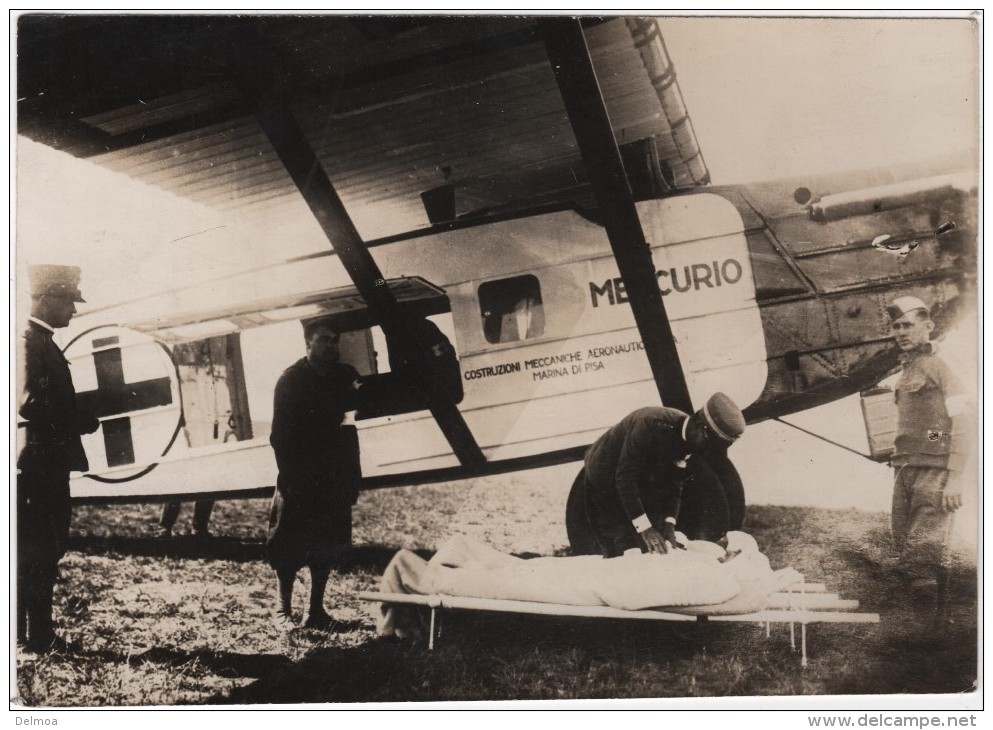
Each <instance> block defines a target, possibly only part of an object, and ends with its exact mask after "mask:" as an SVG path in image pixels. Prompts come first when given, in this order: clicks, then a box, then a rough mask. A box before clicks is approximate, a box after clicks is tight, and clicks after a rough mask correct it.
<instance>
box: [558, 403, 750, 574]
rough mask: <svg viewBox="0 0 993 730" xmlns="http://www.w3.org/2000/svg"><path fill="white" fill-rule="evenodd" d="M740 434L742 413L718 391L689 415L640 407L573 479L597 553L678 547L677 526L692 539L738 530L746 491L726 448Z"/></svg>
mask: <svg viewBox="0 0 993 730" xmlns="http://www.w3.org/2000/svg"><path fill="white" fill-rule="evenodd" d="M744 431H745V418H744V416H743V415H742V413H741V410H740V409H739V408H738V406H736V405H735V404H734V401H732V400H731V399H730V398H728V397H727V396H726V395H724V394H723V393H716V394H715V395H713V396H711V397H710V399H708V400H707V402H706V403H705V404H704V406H703V408H701V409H700V410H699V411H697V412H696V413H694V414H693V415H687V414H686V413H683V412H682V411H680V410H677V409H675V408H658V407H650V408H640V409H638V410H636V411H634V412H633V413H631V414H629V415H628V416H627V417H625V418H624V419H623V420H622V421H621V422H620V423H618V424H617V425H616V426H614V427H612V428H611V429H610V430H608V431H607V432H606V433H605V434H603V435H602V436H601V437H600V438H599V439H597V441H596V442H595V443H594V444H593V445H592V446H591V447H590V449H589V451H588V452H587V453H586V459H585V465H584V467H583V471H582V472H580V476H579V477H578V478H577V483H579V481H580V480H585V485H584V487H585V489H584V491H585V501H586V513H587V517H588V518H589V522H590V525H591V527H592V530H593V533H594V535H595V537H596V541H597V543H598V545H599V547H600V550H601V552H602V553H603V556H604V557H608V558H609V557H615V556H617V555H621V554H622V553H624V551H626V550H628V549H630V548H634V547H641V548H642V550H645V551H647V552H653V553H665V552H668V550H669V549H670V547H682V545H680V544H679V543H678V542H677V541H676V537H675V530H676V525H677V524H678V525H679V529H680V531H681V532H683V534H685V535H686V536H687V537H689V538H690V539H702V540H712V541H715V542H716V541H718V540H720V539H722V538H723V537H724V536H725V535H726V533H727V532H728V530H737V529H739V528H740V527H741V522H742V519H743V517H744V492H743V490H742V488H741V482H740V479H738V478H737V472H736V471H735V470H734V467H733V466H732V465H731V464H730V462H729V461H727V456H726V451H727V447H728V446H730V445H731V444H732V443H733V442H734V441H735V440H736V439H737V438H738V437H739V436H741V434H742V433H744ZM710 464H719V465H720V466H719V467H714V468H712V467H711V466H710ZM715 472H716V473H715ZM718 474H720V475H721V476H718ZM722 477H723V478H722Z"/></svg>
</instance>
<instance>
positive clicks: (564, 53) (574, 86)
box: [542, 18, 693, 413]
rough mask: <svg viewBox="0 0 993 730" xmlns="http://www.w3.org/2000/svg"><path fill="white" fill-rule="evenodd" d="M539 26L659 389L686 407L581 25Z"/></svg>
mask: <svg viewBox="0 0 993 730" xmlns="http://www.w3.org/2000/svg"><path fill="white" fill-rule="evenodd" d="M542 34H543V38H544V41H545V49H546V51H547V53H548V60H549V61H550V62H551V64H552V70H553V71H554V72H555V80H556V81H557V82H558V85H559V91H560V92H561V93H562V99H563V101H564V102H565V108H566V112H567V113H568V114H569V122H570V123H571V124H572V130H573V133H574V134H575V135H576V141H577V142H578V143H579V151H580V153H581V154H582V156H583V161H584V162H585V164H586V171H587V174H588V175H589V179H590V184H591V186H592V188H593V194H594V196H595V197H596V200H597V205H598V206H599V208H600V212H601V214H602V219H603V223H604V227H605V228H606V230H607V238H608V239H610V247H611V249H613V252H614V259H615V260H616V261H617V268H618V269H619V270H620V273H621V278H622V279H623V280H624V286H625V289H626V291H627V294H628V299H629V300H630V302H631V310H632V312H633V313H634V319H635V322H636V323H637V325H638V332H640V333H641V339H642V342H643V343H644V345H645V354H646V355H647V356H648V362H649V364H650V365H651V368H652V375H653V376H654V377H655V384H656V386H657V387H658V389H659V396H660V397H661V398H662V402H663V403H664V404H665V405H667V406H672V407H674V408H679V409H681V410H684V411H686V412H687V413H692V412H693V404H692V402H691V400H690V393H689V389H688V388H687V387H686V378H685V377H684V375H683V368H682V366H681V365H680V363H679V353H678V352H677V351H676V343H675V340H674V339H673V336H672V328H671V327H670V326H669V318H668V316H666V312H665V304H664V303H663V301H662V294H661V293H660V291H659V285H658V280H657V279H656V277H655V263H654V262H653V261H652V252H651V248H649V246H648V243H646V241H645V234H644V232H643V231H642V229H641V221H640V220H639V219H638V211H637V210H636V208H635V205H634V198H633V197H632V195H631V186H630V185H629V184H628V179H627V175H626V174H625V172H624V163H623V162H622V161H621V154H620V151H619V150H618V149H617V143H616V141H615V140H614V130H613V128H612V127H611V125H610V118H609V117H608V116H607V108H606V106H605V105H604V101H603V96H602V95H601V93H600V85H599V84H598V83H597V79H596V73H595V72H594V69H593V61H592V59H591V58H590V53H589V49H588V48H587V46H586V38H585V36H584V35H583V28H582V26H581V25H580V22H579V20H578V19H574V18H561V19H560V18H556V19H552V20H544V21H542Z"/></svg>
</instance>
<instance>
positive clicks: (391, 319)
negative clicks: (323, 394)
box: [256, 100, 486, 466]
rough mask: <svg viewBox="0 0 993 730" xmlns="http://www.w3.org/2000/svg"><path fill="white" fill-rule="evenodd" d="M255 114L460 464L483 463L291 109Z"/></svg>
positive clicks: (272, 107)
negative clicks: (405, 362)
mask: <svg viewBox="0 0 993 730" xmlns="http://www.w3.org/2000/svg"><path fill="white" fill-rule="evenodd" d="M256 118H257V119H258V122H259V125H260V126H261V127H262V130H263V132H264V133H265V135H266V137H267V138H268V139H269V142H270V144H272V146H273V149H275V150H276V154H278V155H279V158H280V159H281V160H282V161H283V165H284V166H285V167H286V171H287V172H288V173H289V175H290V177H291V178H293V182H294V183H296V186H297V188H299V190H300V194H301V195H302V196H303V198H304V200H305V201H306V202H307V205H308V206H310V209H311V211H312V212H313V213H314V217H315V218H316V219H317V222H318V223H319V224H320V226H321V229H322V230H323V231H324V234H325V235H326V236H327V237H328V241H329V242H330V243H331V248H332V249H334V252H335V253H336V254H337V255H338V258H339V259H341V263H342V265H343V266H344V267H345V270H346V271H347V272H348V275H349V276H350V277H351V279H352V282H353V283H354V284H355V286H356V288H357V289H358V290H359V293H360V294H361V295H362V298H363V299H365V301H366V304H367V305H368V306H369V309H370V310H371V311H372V313H373V314H374V315H375V317H376V319H377V320H378V322H379V324H380V326H381V327H382V328H383V332H384V333H385V334H386V336H387V338H389V341H390V342H395V343H397V344H398V345H399V346H401V347H403V348H404V349H405V350H406V351H408V352H409V353H410V354H411V356H412V358H413V363H412V364H413V365H414V367H413V370H414V371H415V372H418V373H421V374H422V375H423V377H424V378H425V380H426V381H427V382H425V385H426V386H427V387H426V388H425V391H426V393H427V394H428V407H429V409H430V411H431V415H432V416H434V419H435V421H436V422H437V423H438V427H439V428H441V430H442V433H444V435H445V438H446V439H447V440H448V443H449V444H450V445H451V447H452V450H453V451H454V452H455V455H456V456H457V457H458V459H459V462H460V463H461V464H462V465H463V466H473V465H478V464H482V463H483V462H485V461H486V457H484V456H483V452H482V451H481V450H480V448H479V445H478V444H477V443H476V439H475V438H474V437H473V435H472V431H470V430H469V426H468V425H467V424H466V422H465V419H463V418H462V414H461V413H460V412H459V410H458V408H456V406H455V404H454V403H453V402H452V399H451V398H450V397H449V396H448V394H447V393H446V391H445V389H444V388H443V387H441V386H440V384H438V383H435V382H434V381H435V380H436V377H435V375H434V369H433V368H432V367H431V365H430V363H429V361H428V356H427V353H426V352H425V351H424V345H423V343H421V342H419V341H417V338H416V336H415V335H414V334H413V333H412V331H411V329H410V328H409V327H405V326H404V325H403V320H402V317H401V313H400V309H399V307H398V306H397V302H396V299H394V297H393V294H392V292H391V291H390V289H389V286H387V284H386V280H385V279H384V278H383V274H382V272H380V270H379V266H378V265H377V264H376V262H375V260H374V259H373V257H372V254H370V253H369V249H368V248H366V246H365V243H364V242H363V240H362V238H361V236H360V235H359V232H358V230H356V228H355V226H354V225H353V223H352V220H351V218H350V217H349V215H348V211H347V210H346V209H345V206H344V204H343V203H342V202H341V198H339V197H338V193H337V192H336V191H335V189H334V186H333V185H332V183H331V180H330V179H329V178H328V176H327V174H326V173H325V171H324V168H323V167H322V166H321V161H320V159H319V158H318V157H317V155H316V154H315V153H314V150H313V148H312V147H311V146H310V143H309V142H308V141H307V138H306V137H305V135H304V134H303V131H302V130H301V129H300V127H299V125H298V124H297V123H296V120H295V119H294V118H293V115H292V114H291V113H290V111H289V109H287V107H286V106H285V105H284V104H282V103H279V102H278V101H275V102H273V101H269V100H263V101H260V103H259V108H258V110H257V111H256Z"/></svg>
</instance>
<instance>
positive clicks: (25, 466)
mask: <svg viewBox="0 0 993 730" xmlns="http://www.w3.org/2000/svg"><path fill="white" fill-rule="evenodd" d="M79 273H80V272H79V269H78V268H77V267H75V266H52V265H43V266H33V267H30V268H29V270H28V275H29V278H30V282H31V316H30V317H29V318H28V327H27V330H26V332H25V333H24V338H23V340H22V341H21V342H19V343H18V345H19V347H18V359H19V368H18V369H19V372H18V385H19V387H20V407H19V409H18V414H19V415H20V417H21V419H22V420H23V424H22V425H23V426H24V428H25V439H24V446H23V448H22V449H21V450H20V453H19V454H18V457H17V640H18V642H19V643H24V644H26V647H27V648H28V649H29V650H30V651H38V652H43V651H47V650H48V649H50V648H51V647H52V646H53V645H54V644H55V643H56V640H57V639H56V636H55V624H54V622H53V621H52V596H53V591H54V588H55V581H56V578H57V577H58V563H59V560H60V559H61V558H62V556H63V555H64V554H65V552H66V549H67V547H68V543H69V521H70V518H71V514H72V511H71V507H70V504H69V472H70V471H85V470H86V469H87V468H88V464H87V461H86V453H85V452H84V451H83V443H82V440H81V439H80V434H83V433H93V432H94V431H96V429H97V428H98V427H99V425H100V424H99V422H98V421H97V419H96V418H94V417H93V416H91V415H88V414H84V413H81V412H80V411H79V410H78V408H77V406H76V391H75V389H74V388H73V384H72V375H71V374H70V373H69V363H68V361H67V360H66V359H65V357H64V356H63V355H62V351H61V350H60V349H59V346H58V345H56V344H55V341H54V340H53V339H52V335H53V334H54V333H55V330H56V329H59V328H61V327H65V326H67V325H68V324H69V320H71V319H72V316H73V315H74V314H75V313H76V303H77V302H82V301H83V297H82V295H81V293H80V291H79Z"/></svg>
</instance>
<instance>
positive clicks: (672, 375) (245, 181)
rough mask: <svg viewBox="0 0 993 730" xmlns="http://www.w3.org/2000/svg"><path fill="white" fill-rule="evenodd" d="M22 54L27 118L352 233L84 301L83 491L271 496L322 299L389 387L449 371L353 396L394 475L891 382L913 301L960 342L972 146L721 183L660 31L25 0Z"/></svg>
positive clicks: (92, 146) (372, 482) (968, 302)
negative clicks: (282, 380)
mask: <svg viewBox="0 0 993 730" xmlns="http://www.w3.org/2000/svg"><path fill="white" fill-rule="evenodd" d="M123 59H127V61H126V62H123ZM17 74H18V77H17V79H18V80H17V83H18V91H17V97H18V102H17V124H18V133H19V134H21V135H24V136H25V137H27V138H30V139H33V140H35V141H38V142H42V143H44V144H46V145H48V146H50V147H53V148H55V149H58V150H63V151H66V152H68V153H70V154H73V155H75V156H77V157H80V158H83V159H87V160H89V161H92V162H93V163H95V164H98V165H101V166H104V167H107V168H109V169H112V170H116V171H120V172H122V173H124V174H127V175H129V176H131V177H133V178H135V179H137V180H140V181H144V182H148V183H150V184H153V185H156V186H158V187H160V188H162V189H164V190H166V191H169V192H172V193H175V194H177V195H180V196H183V197H186V198H188V199H191V200H194V201H198V202H203V203H206V204H209V205H212V206H216V207H219V208H221V209H223V210H227V211H229V212H231V213H232V214H237V213H238V212H239V211H244V210H246V209H252V210H261V211H263V212H271V213H272V215H286V214H288V213H289V214H297V215H308V214H309V215H313V216H314V220H315V221H316V222H317V223H318V225H319V226H320V228H321V230H322V231H323V232H324V234H325V235H326V236H327V239H328V242H329V244H330V247H329V248H328V249H327V250H324V251H318V252H313V253H309V254H306V255H302V256H296V257H291V258H288V259H286V260H284V261H282V262H280V263H279V264H274V265H266V266H264V267H261V268H259V267H256V268H253V267H252V262H251V261H250V260H248V261H246V262H245V263H246V265H245V267H244V270H243V271H242V272H241V273H236V274H233V275H229V276H225V277H222V278H218V279H215V280H210V281H206V282H198V283H194V284H190V285H188V286H184V287H180V288H173V289H170V290H168V291H162V292H152V293H149V294H147V295H145V294H141V293H138V292H135V293H134V294H133V295H132V296H130V297H127V298H125V299H124V300H123V301H120V302H118V303H116V304H114V305H113V306H109V307H103V308H91V309H89V310H87V311H84V312H83V313H82V314H81V316H79V317H78V318H77V319H75V320H74V322H73V325H72V328H71V331H70V336H69V338H68V342H67V343H66V346H65V353H66V356H67V357H68V358H69V359H70V361H71V363H72V365H73V377H74V380H75V382H76V389H77V391H78V392H79V397H80V400H81V401H82V402H83V404H84V406H85V407H87V408H88V409H90V410H92V411H94V412H95V413H97V415H98V416H99V418H100V420H101V428H100V430H99V431H98V432H97V433H95V434H93V435H92V436H88V437H85V446H86V450H87V453H88V455H89V458H90V464H91V471H90V472H89V473H87V474H82V475H77V476H75V477H74V478H73V479H72V482H71V488H72V494H73V498H74V500H76V501H79V502H90V503H109V502H122V501H179V500H187V499H191V498H207V497H209V498H214V497H221V498H238V497H251V496H262V495H265V494H268V493H271V491H272V489H273V485H274V484H275V480H276V466H275V460H274V458H273V455H272V451H271V449H270V447H269V445H268V426H269V424H268V419H269V418H271V393H272V386H273V385H274V383H275V381H276V379H277V378H278V376H279V374H280V372H281V371H282V369H283V368H285V367H286V366H288V365H289V364H290V363H292V362H293V361H294V360H296V359H298V358H299V357H301V356H302V355H303V348H304V346H303V340H302V330H301V327H300V323H301V322H302V321H307V320H309V319H312V318H315V317H328V318H330V319H331V320H332V321H333V323H334V325H335V326H336V327H337V328H339V329H341V330H342V331H343V332H344V335H343V337H342V359H343V361H345V362H348V363H350V364H352V365H354V366H355V367H356V369H357V370H358V371H359V372H360V374H361V375H363V376H364V377H366V378H368V379H369V382H370V383H373V382H377V379H379V380H378V382H386V380H387V378H386V377H385V376H386V374H387V373H389V372H390V359H391V358H390V354H391V353H393V352H395V351H397V350H399V351H401V352H404V353H409V354H411V356H412V357H413V358H414V360H415V362H416V363H418V364H419V365H420V369H421V370H422V372H423V373H424V374H423V375H422V378H424V380H422V382H420V383H416V382H415V383H413V384H407V387H406V388H405V387H404V386H403V384H401V387H400V388H399V389H397V388H393V389H392V390H391V389H389V388H385V389H381V395H380V397H379V398H378V400H377V401H376V402H374V403H371V404H368V405H367V407H364V408H363V407H360V408H359V410H358V411H356V412H355V414H354V420H355V422H356V424H357V426H358V429H359V433H360V443H361V453H362V470H363V488H366V489H374V488H382V487H389V486H399V485H409V484H423V483H430V482H437V481H449V480H456V479H464V478H470V477H474V476H479V475H484V474H494V473H503V472H509V471H516V470H526V469H533V468H537V467H541V466H547V465H551V464H559V463H566V462H573V461H578V460H580V459H581V458H582V455H583V453H584V451H585V449H586V448H587V447H588V446H589V445H590V444H591V443H592V442H593V441H594V440H595V439H596V438H597V437H598V436H599V435H600V434H601V433H602V432H603V431H604V430H606V429H607V428H608V427H610V426H611V425H613V424H614V423H616V422H617V421H618V420H620V418H622V417H623V416H624V415H626V414H627V413H628V412H630V411H631V410H633V409H634V408H637V407H641V406H644V405H650V404H660V403H664V404H666V405H671V406H674V407H679V408H682V409H683V410H686V411H692V410H693V405H694V404H697V405H699V404H700V403H702V401H703V400H704V399H705V398H706V397H707V395H709V394H710V393H712V392H714V391H723V392H725V393H727V394H728V395H730V396H731V397H732V398H733V399H734V400H735V401H736V402H737V403H739V404H741V405H742V406H744V412H745V415H746V419H747V420H748V422H749V423H756V422H759V421H763V420H767V419H771V418H779V417H782V416H784V415H787V414H791V413H796V412H799V411H802V410H806V409H809V408H812V407H815V406H818V405H821V404H824V403H827V402H830V401H833V400H836V399H838V398H841V397H844V396H847V395H850V394H853V393H858V392H860V391H865V390H867V389H870V388H872V387H873V386H875V385H876V384H877V383H879V381H880V380H882V379H883V378H884V377H885V376H886V375H887V374H889V373H891V372H892V371H893V370H894V368H895V367H896V366H897V363H898V360H897V350H896V348H895V346H894V345H893V342H892V338H891V336H890V334H889V332H888V323H887V320H886V317H885V315H884V307H885V305H886V303H887V302H888V301H890V300H892V299H893V298H895V297H897V296H904V295H913V296H918V297H920V298H922V299H924V300H925V301H928V302H932V303H933V304H934V310H935V311H934V318H935V321H936V323H937V332H938V333H939V334H940V332H942V331H944V330H947V329H948V328H950V327H952V326H953V325H954V324H955V323H956V322H957V321H958V320H959V318H960V316H961V314H962V313H963V312H967V311H969V310H970V309H974V308H975V298H976V296H977V293H976V290H977V284H976V281H977V278H976V271H977V267H976V262H977V255H978V253H977V238H976V231H977V228H978V223H977V220H978V217H977V197H978V196H977V181H978V176H977V173H976V170H975V169H974V161H973V160H970V159H954V160H934V161H931V160H928V161H924V162H921V163H917V164H913V165H904V166H898V167H890V168H887V169H885V170H868V171H858V172H853V173H849V174H844V175H826V176H819V177H816V178H813V177H812V178H805V179H802V180H800V179H790V180H783V181H777V182H763V183H758V184H754V185H747V186H743V185H733V186H719V185H712V184H711V183H710V178H709V172H708V170H707V166H706V164H705V161H704V158H703V155H702V152H701V150H700V148H699V145H698V143H697V140H696V137H695V134H694V131H693V126H692V120H691V119H690V117H689V114H688V112H687V110H686V107H685V104H684V103H683V100H682V94H681V92H680V90H679V85H678V83H677V81H676V75H675V70H674V68H673V66H672V62H671V60H670V58H669V56H668V53H667V50H666V48H665V43H664V40H663V38H662V34H661V31H660V28H659V24H658V22H657V21H656V20H654V19H648V18H633V17H624V18H583V19H575V18H499V17H474V18H438V17H428V16H417V17H346V16H294V17H282V16H261V17H247V18H246V17H241V18H234V17H219V16H201V17H187V16H94V15H90V16H57V15H26V16H23V17H22V18H21V19H20V22H19V26H18V70H17ZM301 200H302V201H303V202H305V203H306V206H307V207H308V208H309V212H308V211H307V208H304V206H303V205H301ZM392 219H401V220H421V221H424V222H425V223H426V224H427V225H422V226H420V227H416V226H415V227H414V228H412V229H410V230H403V231H388V232H386V233H385V234H383V235H375V232H382V231H383V227H384V225H386V226H388V221H389V220H392ZM384 221H386V223H384ZM363 231H372V232H374V233H373V235H368V234H367V235H363V233H362V232H363ZM883 236H887V237H888V238H885V239H883V238H881V237H883ZM884 242H885V243H884ZM278 245H280V244H279V242H273V246H278ZM894 247H895V248H894ZM884 249H885V250H884ZM904 250H906V253H903V251H904ZM893 251H897V252H898V254H899V255H893V253H892V252H893ZM139 294H140V295H139ZM423 318H429V319H430V320H431V321H432V322H434V323H435V324H436V325H437V326H438V327H440V328H441V330H442V331H443V332H444V333H445V334H446V335H447V336H448V339H449V340H450V342H451V344H452V345H453V347H454V350H455V354H456V357H457V367H458V373H459V376H460V378H461V382H460V383H459V387H458V388H456V389H453V388H442V387H433V386H435V385H437V382H435V380H434V378H436V374H435V373H434V371H433V370H432V368H431V366H430V365H426V363H427V362H428V361H429V360H430V357H431V355H430V353H429V352H427V351H426V350H425V346H424V344H425V343H424V342H423V341H422V340H421V339H420V338H419V337H418V336H417V335H416V334H414V333H415V332H416V331H417V328H416V327H412V326H411V323H412V322H417V321H419V320H421V319H423ZM418 391H419V393H420V394H419V395H418V394H417V392H418ZM412 393H413V395H412ZM425 394H426V395H425ZM875 455H876V456H878V457H879V458H885V456H886V454H885V449H882V450H880V451H879V452H878V453H877V454H875Z"/></svg>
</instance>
